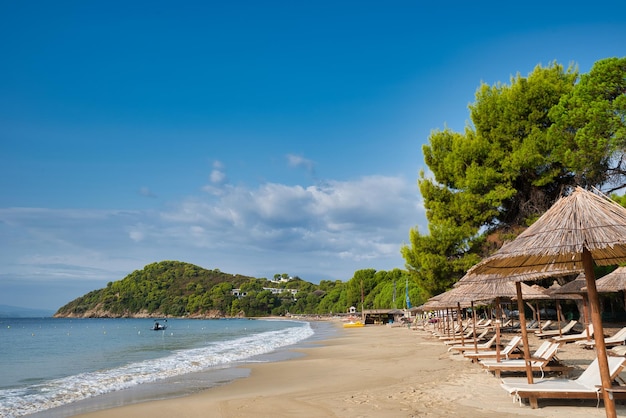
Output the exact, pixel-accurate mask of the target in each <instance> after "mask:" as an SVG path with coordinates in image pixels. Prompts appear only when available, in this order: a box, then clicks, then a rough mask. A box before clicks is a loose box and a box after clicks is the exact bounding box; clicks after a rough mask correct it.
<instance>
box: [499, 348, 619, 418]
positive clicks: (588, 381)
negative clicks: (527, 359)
mask: <svg viewBox="0 0 626 418" xmlns="http://www.w3.org/2000/svg"><path fill="white" fill-rule="evenodd" d="M608 361H609V375H610V377H611V380H615V378H616V377H617V376H618V375H619V373H620V372H621V371H622V369H623V368H624V365H625V364H624V363H625V362H626V358H625V357H613V356H609V357H608ZM500 386H502V388H503V389H504V390H506V391H507V392H508V393H509V394H511V395H513V396H515V398H516V399H518V400H519V401H520V403H521V401H522V399H528V401H529V403H530V406H531V408H533V409H534V408H537V407H538V402H537V400H538V399H598V400H600V399H602V394H601V393H600V391H601V386H602V379H601V378H600V367H599V366H598V359H595V360H594V361H593V362H592V363H591V364H590V365H589V367H587V369H586V370H585V371H584V372H583V373H582V374H581V375H580V376H579V377H578V378H576V379H545V380H540V381H538V382H535V383H532V384H530V383H528V382H527V381H526V379H523V378H522V379H503V380H502V384H501V385H500ZM620 388H622V387H620ZM613 396H614V397H615V398H616V399H626V392H623V391H621V390H619V391H615V392H613Z"/></svg>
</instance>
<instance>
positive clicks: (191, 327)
mask: <svg viewBox="0 0 626 418" xmlns="http://www.w3.org/2000/svg"><path fill="white" fill-rule="evenodd" d="M159 322H161V323H162V324H166V325H167V328H166V329H165V330H159V331H153V330H152V328H153V324H154V319H136V318H124V319H119V318H118V319H102V318H100V319H69V318H15V319H12V318H0V417H3V418H4V417H6V418H9V417H11V418H13V417H21V416H26V415H28V416H30V417H36V418H41V417H46V418H57V417H67V416H72V415H75V414H78V413H84V412H90V411H94V410H99V409H105V408H109V407H114V406H120V405H125V404H131V403H136V402H142V401H147V400H154V399H165V398H171V397H178V396H183V395H187V394H191V393H195V392H198V391H201V390H205V389H209V388H211V387H213V386H216V385H221V384H224V383H227V382H229V381H232V380H234V379H237V378H242V377H246V376H247V375H248V373H249V371H248V370H247V369H245V367H238V366H245V365H246V364H250V363H253V362H271V361H281V360H284V359H287V358H291V357H293V356H296V355H298V354H296V352H294V351H293V350H291V349H292V348H296V347H298V346H306V345H307V344H311V343H314V342H315V341H316V340H321V339H324V338H327V337H329V336H330V335H331V334H332V333H333V330H334V329H335V328H334V327H333V326H332V325H331V324H329V323H327V322H325V321H311V322H309V321H299V320H283V319H280V320H270V319H211V320H209V319H207V320H201V319H174V318H172V319H167V320H160V321H159Z"/></svg>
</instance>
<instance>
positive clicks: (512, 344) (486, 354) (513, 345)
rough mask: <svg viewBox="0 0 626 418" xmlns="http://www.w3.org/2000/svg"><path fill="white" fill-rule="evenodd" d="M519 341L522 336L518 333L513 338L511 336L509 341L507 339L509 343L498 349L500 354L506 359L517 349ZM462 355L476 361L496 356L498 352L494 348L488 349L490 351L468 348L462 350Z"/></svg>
mask: <svg viewBox="0 0 626 418" xmlns="http://www.w3.org/2000/svg"><path fill="white" fill-rule="evenodd" d="M521 342H522V337H521V336H520V335H516V336H514V337H513V338H511V341H509V343H508V344H507V345H506V346H505V347H504V348H502V350H500V356H501V357H502V358H506V359H508V358H509V357H510V356H511V354H513V352H514V351H516V350H517V349H518V346H519V345H520V343H521ZM463 355H464V356H465V357H467V358H469V359H471V360H472V361H473V362H476V361H478V360H482V359H486V358H496V357H497V356H498V352H497V351H496V350H490V351H479V352H478V353H473V352H471V350H468V351H466V352H464V353H463Z"/></svg>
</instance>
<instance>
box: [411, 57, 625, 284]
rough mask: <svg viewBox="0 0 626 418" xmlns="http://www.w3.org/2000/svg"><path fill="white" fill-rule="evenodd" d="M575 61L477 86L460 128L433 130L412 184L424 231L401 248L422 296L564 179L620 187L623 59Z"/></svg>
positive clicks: (531, 216) (458, 271)
mask: <svg viewBox="0 0 626 418" xmlns="http://www.w3.org/2000/svg"><path fill="white" fill-rule="evenodd" d="M577 81H578V71H577V70H576V69H575V68H572V67H570V68H568V69H564V68H563V66H561V65H558V64H557V63H552V64H550V65H549V66H548V67H545V68H544V67H541V66H537V67H536V68H535V69H534V70H533V71H532V72H531V73H530V74H529V75H528V76H527V77H521V76H520V75H519V74H518V75H517V76H516V77H513V78H512V79H511V80H510V85H505V84H501V83H499V84H496V85H494V86H489V85H486V84H482V85H481V86H480V87H479V88H478V90H477V92H476V101H475V102H474V103H473V104H471V105H470V107H469V109H470V117H471V125H468V126H467V127H466V129H465V131H464V132H462V133H460V132H453V131H451V130H450V129H444V130H443V131H433V132H432V133H431V135H430V137H429V144H428V145H425V146H424V147H423V153H424V160H425V162H426V164H427V165H428V167H429V169H430V173H428V175H427V174H426V173H425V172H421V173H420V178H419V180H418V184H419V188H420V191H421V194H422V197H423V199H424V206H425V208H426V216H427V219H428V222H429V224H428V232H429V234H428V235H423V234H421V233H420V232H419V231H418V230H417V229H416V228H415V229H412V230H411V231H410V233H409V238H410V245H405V246H404V247H403V248H402V249H401V252H402V255H403V257H404V259H405V261H406V267H407V268H408V270H409V272H410V273H411V274H412V276H413V277H414V278H415V279H416V281H417V283H418V284H419V285H420V287H421V288H422V289H423V290H425V291H426V292H428V293H430V294H438V293H441V292H443V291H445V290H447V289H449V288H450V286H451V285H452V284H453V283H454V282H455V281H456V280H458V279H459V278H460V277H461V276H462V275H463V274H464V273H465V271H466V270H467V269H468V268H469V267H471V266H472V265H473V264H475V263H476V262H477V261H479V259H480V257H482V256H485V255H487V254H488V253H489V252H490V251H492V250H494V249H495V248H494V247H497V246H498V245H500V244H501V243H502V240H503V238H504V237H508V238H512V237H514V236H515V235H516V234H518V233H519V232H521V230H523V228H524V227H526V226H528V225H530V224H531V223H532V221H533V220H535V219H537V217H539V216H540V215H541V214H542V213H543V212H545V211H546V210H547V209H548V208H549V207H550V206H551V205H552V204H553V203H554V202H555V201H556V200H557V199H558V198H559V197H560V196H561V195H562V194H563V193H564V192H566V191H567V190H568V189H570V188H571V187H572V186H574V185H582V186H585V187H591V186H595V187H598V188H601V187H603V186H605V185H606V184H607V183H610V184H611V185H612V186H614V188H613V190H617V189H620V188H623V187H625V186H626V184H625V182H624V179H625V177H624V175H625V174H626V171H625V168H626V167H624V164H626V158H624V157H625V156H626V155H625V150H626V58H622V59H617V58H611V59H607V60H602V61H599V62H597V63H596V64H595V65H594V67H593V69H592V70H591V72H590V73H589V74H584V75H582V76H581V77H580V82H578V83H577Z"/></svg>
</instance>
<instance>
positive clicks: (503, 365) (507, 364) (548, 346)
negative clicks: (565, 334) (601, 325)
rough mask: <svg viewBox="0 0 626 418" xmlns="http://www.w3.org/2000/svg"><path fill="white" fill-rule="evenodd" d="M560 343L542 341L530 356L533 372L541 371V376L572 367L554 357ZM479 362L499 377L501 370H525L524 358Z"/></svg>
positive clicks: (567, 370) (568, 369) (566, 370)
mask: <svg viewBox="0 0 626 418" xmlns="http://www.w3.org/2000/svg"><path fill="white" fill-rule="evenodd" d="M560 345H561V344H560V343H554V342H550V341H544V342H543V344H541V345H540V346H539V348H538V349H537V351H535V353H534V354H533V355H532V357H531V358H530V367H531V369H532V371H533V372H541V377H542V378H543V376H544V373H545V372H569V371H570V370H571V369H572V368H571V367H569V366H564V365H562V364H561V363H560V362H559V360H558V359H557V357H556V353H557V351H558V349H559V346H560ZM480 364H481V365H482V366H483V367H484V368H485V369H487V370H489V371H490V372H494V374H495V375H496V376H497V377H500V373H501V372H519V373H522V372H525V371H526V360H524V359H509V360H502V361H496V360H491V359H486V360H481V361H480Z"/></svg>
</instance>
